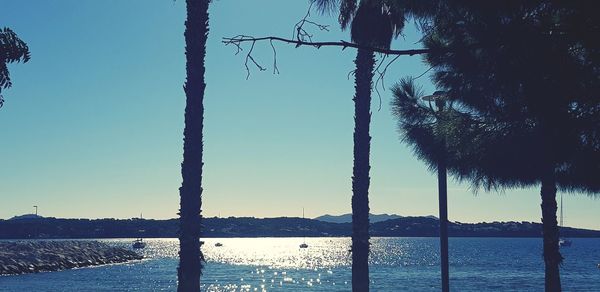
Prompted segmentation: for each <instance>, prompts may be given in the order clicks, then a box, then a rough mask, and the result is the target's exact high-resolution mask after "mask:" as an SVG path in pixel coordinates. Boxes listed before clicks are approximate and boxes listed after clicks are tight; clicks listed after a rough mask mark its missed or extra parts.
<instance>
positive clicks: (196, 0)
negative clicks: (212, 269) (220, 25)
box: [177, 0, 209, 291]
mask: <svg viewBox="0 0 600 292" xmlns="http://www.w3.org/2000/svg"><path fill="white" fill-rule="evenodd" d="M186 3H187V20H186V22H185V32H184V36H185V46H186V47H185V55H186V73H187V80H186V83H185V86H184V90H185V94H186V106H185V128H184V130H183V137H184V138H183V163H182V164H181V176H182V179H183V182H182V184H181V188H179V196H180V210H179V215H180V220H179V248H180V250H179V268H178V269H177V278H178V284H177V290H178V291H200V275H201V273H202V261H203V257H202V252H201V250H200V226H201V219H202V216H201V210H202V209H201V208H202V166H203V162H202V152H203V141H202V139H203V135H202V129H203V123H204V121H203V120H204V105H203V100H204V89H205V87H206V84H205V83H204V71H205V67H204V58H205V55H206V39H207V36H208V5H209V0H187V1H186Z"/></svg>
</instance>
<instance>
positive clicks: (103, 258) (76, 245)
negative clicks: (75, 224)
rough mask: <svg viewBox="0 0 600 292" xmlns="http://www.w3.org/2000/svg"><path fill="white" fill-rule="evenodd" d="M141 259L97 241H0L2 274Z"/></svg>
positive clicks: (130, 251)
mask: <svg viewBox="0 0 600 292" xmlns="http://www.w3.org/2000/svg"><path fill="white" fill-rule="evenodd" d="M141 258H142V256H141V255H139V254H137V253H135V252H134V251H132V250H128V249H124V248H117V247H111V246H109V245H107V244H105V243H101V242H98V241H76V240H68V241H10V242H0V275H7V274H25V273H37V272H48V271H59V270H65V269H71V268H79V267H87V266H96V265H103V264H112V263H122V262H126V261H130V260H139V259H141Z"/></svg>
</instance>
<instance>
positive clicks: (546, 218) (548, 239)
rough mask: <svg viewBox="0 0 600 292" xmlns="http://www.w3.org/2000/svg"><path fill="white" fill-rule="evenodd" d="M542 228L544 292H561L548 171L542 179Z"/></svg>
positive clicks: (553, 188)
mask: <svg viewBox="0 0 600 292" xmlns="http://www.w3.org/2000/svg"><path fill="white" fill-rule="evenodd" d="M541 196H542V205H541V206H542V228H543V233H544V263H545V266H546V270H545V272H546V273H545V275H546V276H545V286H546V292H557V291H561V285H560V271H559V266H560V264H561V262H562V256H561V255H560V251H559V246H558V240H559V239H558V223H557V222H556V210H557V205H556V180H555V178H554V174H553V173H551V172H550V171H549V172H548V174H547V175H545V176H544V178H542V190H541Z"/></svg>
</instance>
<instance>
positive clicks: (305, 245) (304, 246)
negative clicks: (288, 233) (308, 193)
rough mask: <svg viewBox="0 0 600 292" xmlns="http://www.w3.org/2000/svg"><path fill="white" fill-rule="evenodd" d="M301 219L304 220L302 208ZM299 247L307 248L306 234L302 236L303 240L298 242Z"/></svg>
mask: <svg viewBox="0 0 600 292" xmlns="http://www.w3.org/2000/svg"><path fill="white" fill-rule="evenodd" d="M302 220H304V208H302ZM300 248H308V244H306V236H305V237H304V241H303V242H302V243H301V244H300Z"/></svg>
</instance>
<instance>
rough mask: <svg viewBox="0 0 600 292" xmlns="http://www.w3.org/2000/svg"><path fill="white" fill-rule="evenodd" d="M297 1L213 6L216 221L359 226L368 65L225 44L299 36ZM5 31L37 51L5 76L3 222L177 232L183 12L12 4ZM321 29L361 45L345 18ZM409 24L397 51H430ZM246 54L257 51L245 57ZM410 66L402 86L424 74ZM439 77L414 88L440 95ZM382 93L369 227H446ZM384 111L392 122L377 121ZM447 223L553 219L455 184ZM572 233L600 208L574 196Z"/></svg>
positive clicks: (110, 1) (519, 195)
mask: <svg viewBox="0 0 600 292" xmlns="http://www.w3.org/2000/svg"><path fill="white" fill-rule="evenodd" d="M308 6H309V5H308V1H298V0H286V1H281V0H252V1H250V0H247V1H239V0H215V1H213V2H212V3H211V7H210V33H209V39H208V44H207V57H206V68H207V71H206V83H207V88H206V92H205V108H206V112H205V132H204V145H205V151H204V162H205V166H204V179H203V186H204V193H203V215H204V216H209V217H212V216H218V215H220V216H222V217H225V216H254V217H279V216H298V217H299V216H302V208H304V209H305V213H306V217H316V216H319V215H323V214H343V213H350V212H351V207H350V198H351V176H352V147H353V144H352V143H353V142H352V131H353V126H354V122H353V112H354V110H353V102H352V96H353V94H354V84H353V79H352V78H350V79H349V78H348V73H349V72H350V71H352V70H353V64H354V63H353V60H354V57H355V54H356V51H354V50H352V49H346V50H343V51H342V50H340V49H339V48H326V47H323V48H320V49H315V48H310V47H300V48H295V47H294V46H292V45H286V44H281V43H275V47H276V50H277V64H278V67H279V70H280V74H273V72H272V69H273V65H272V63H273V54H272V50H271V47H270V46H269V45H268V43H257V44H256V46H255V48H254V56H255V58H256V59H257V61H258V62H260V64H261V65H263V66H264V67H266V68H267V70H266V71H263V72H260V71H258V70H256V68H254V67H252V66H250V70H251V72H250V73H251V74H250V77H249V78H248V79H246V70H245V67H244V56H245V55H244V54H243V53H242V54H239V55H235V48H233V47H227V46H224V45H223V44H222V43H221V38H222V37H227V36H235V35H239V34H244V35H253V36H266V35H275V36H283V37H291V35H292V32H293V26H294V24H295V23H296V22H297V21H298V20H300V19H301V18H302V17H303V16H304V14H305V13H306V11H307V9H308ZM0 7H2V9H0V27H5V26H6V27H10V28H12V29H13V30H14V31H15V32H16V33H17V34H18V35H19V36H20V37H21V38H22V39H23V40H24V41H25V42H27V44H28V45H29V48H30V51H31V61H30V62H28V63H26V64H12V65H10V66H9V69H10V71H11V77H12V81H13V87H12V88H10V89H8V90H5V91H3V95H4V98H5V100H6V102H5V105H4V107H3V108H2V109H0V218H4V219H7V218H10V217H12V216H14V215H19V214H24V213H31V212H33V211H34V209H33V207H32V206H33V205H37V206H39V212H40V215H43V216H52V217H61V218H131V217H136V216H139V214H140V213H143V214H144V217H145V218H157V219H163V218H175V217H176V216H177V215H176V213H177V211H178V207H179V206H178V205H179V191H178V188H179V186H180V185H181V174H180V167H181V166H180V164H181V161H182V152H183V151H182V148H183V141H182V139H183V134H182V133H183V112H184V106H185V95H184V92H183V88H182V86H183V83H184V81H185V55H184V39H183V30H184V20H185V1H183V0H179V1H173V0H135V1H134V0H128V1H120V0H105V1H92V0H57V1H42V0H38V1H34V0H0ZM311 19H312V20H314V21H316V22H318V23H321V24H328V25H330V27H329V28H330V31H328V32H327V31H317V30H316V29H315V30H313V31H314V34H313V38H314V39H315V40H322V41H337V40H342V39H343V40H349V33H348V32H347V31H344V32H342V31H340V29H339V25H338V24H337V22H336V18H335V17H333V16H327V15H325V16H322V15H318V13H317V12H316V11H313V13H312V15H311ZM418 40H419V32H418V31H417V30H416V28H415V26H414V24H412V23H410V24H409V25H407V27H406V28H405V30H404V35H403V36H401V37H400V38H399V39H397V40H395V41H394V42H393V44H392V47H393V48H395V49H409V48H419V47H420V44H419V43H418ZM247 49H248V47H246V50H247ZM427 69H428V67H427V65H426V64H423V63H422V60H421V58H420V57H418V56H412V57H408V56H403V57H400V58H399V59H398V60H397V61H396V62H395V63H394V64H392V65H391V66H390V68H389V70H388V73H387V74H386V77H385V83H384V84H385V86H388V87H389V86H390V85H392V84H393V83H395V82H396V81H398V80H399V79H400V78H402V77H404V76H418V75H421V74H423V73H424V72H426V71H427ZM428 77H429V76H428V75H427V74H425V75H424V76H423V77H421V78H419V79H418V82H419V83H420V84H421V85H422V86H423V89H424V91H425V92H433V91H435V87H434V85H433V84H432V83H431V81H430V79H428ZM380 91H381V102H380V99H379V98H378V96H377V94H373V103H372V110H373V115H372V123H371V136H372V137H373V138H372V146H371V188H370V208H371V212H372V213H394V214H399V215H404V216H422V215H437V214H438V204H437V179H436V176H435V175H434V174H433V173H432V172H430V171H428V169H427V168H426V167H425V165H424V163H423V162H421V161H419V160H417V159H416V158H415V157H414V156H413V153H412V151H411V150H410V148H408V146H406V145H405V144H403V143H402V141H401V137H400V136H399V134H398V131H397V124H396V120H395V119H394V117H393V116H392V114H391V111H390V100H391V93H390V91H389V89H388V90H382V89H380ZM380 104H381V109H380V110H378V108H379V105H380ZM448 193H449V194H448V196H449V199H448V209H449V219H450V220H451V221H460V222H481V221H487V222H490V221H535V222H540V221H541V219H540V218H541V211H540V197H539V189H538V188H529V189H518V190H506V191H503V192H485V191H483V190H479V191H477V192H474V190H473V189H471V188H470V187H469V185H468V184H466V183H457V182H454V181H453V180H452V178H449V190H448ZM564 195H565V196H564V203H565V225H567V226H575V227H582V228H592V229H597V230H600V220H599V219H600V215H599V214H600V213H599V212H598V210H599V209H600V200H598V199H596V198H591V197H589V196H587V195H584V194H564Z"/></svg>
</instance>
